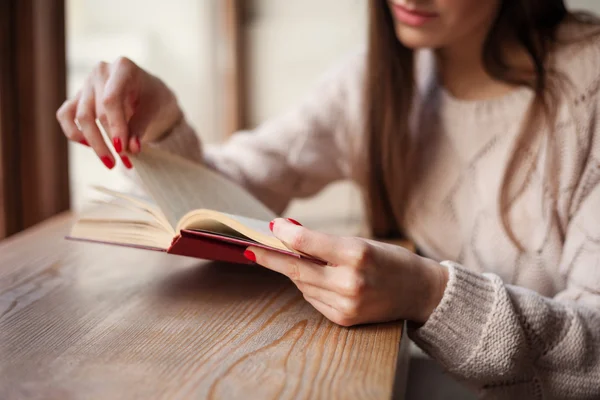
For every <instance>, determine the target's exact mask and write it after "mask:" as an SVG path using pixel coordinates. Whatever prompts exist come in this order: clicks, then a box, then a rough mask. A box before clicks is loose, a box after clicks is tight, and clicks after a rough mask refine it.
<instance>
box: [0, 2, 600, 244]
mask: <svg viewBox="0 0 600 400" xmlns="http://www.w3.org/2000/svg"><path fill="white" fill-rule="evenodd" d="M567 4H568V5H569V6H570V7H571V8H574V9H583V10H591V11H595V12H599V13H600V1H598V0H568V1H567ZM0 22H1V23H0V71H1V72H2V73H1V75H0V78H1V79H0V129H1V130H0V131H1V132H3V134H2V135H0V238H2V237H6V236H9V235H10V234H12V233H15V232H18V231H19V230H22V229H23V228H26V227H28V226H31V225H34V224H35V223H37V222H39V221H41V220H43V219H45V218H47V217H49V216H51V215H53V214H56V213H57V212H59V211H62V210H65V209H67V208H71V209H73V210H75V211H80V210H82V209H83V208H85V207H86V205H87V204H89V200H90V198H91V196H92V190H91V189H90V187H91V186H92V185H95V184H100V185H105V186H109V187H113V188H116V189H121V188H123V187H124V186H125V185H126V182H127V181H126V179H125V178H124V177H123V175H122V174H120V173H117V172H114V171H112V172H110V171H107V170H106V169H105V168H104V166H103V165H102V164H101V163H100V161H99V160H98V159H97V158H96V157H95V156H94V155H93V154H92V151H91V150H90V149H88V148H85V147H83V146H81V145H78V144H73V143H69V144H68V145H66V144H65V141H64V138H63V137H62V136H61V133H60V129H59V127H58V124H57V123H56V121H55V119H54V112H55V111H56V109H57V108H58V106H59V105H60V104H61V103H62V101H64V99H65V98H66V97H67V96H69V97H70V96H73V95H74V94H75V92H76V91H77V90H78V88H80V87H81V85H82V83H83V80H84V79H85V77H86V76H87V75H88V74H89V73H90V71H91V70H92V68H93V67H94V65H95V64H96V63H98V62H99V61H107V62H111V61H114V60H115V59H116V58H117V57H119V56H126V57H129V58H131V59H132V60H133V61H135V62H136V63H137V64H139V65H140V66H142V67H143V68H145V69H147V70H149V71H150V72H151V73H153V74H155V75H157V76H158V77H160V78H161V79H163V80H164V81H165V82H166V83H167V84H168V85H169V86H170V87H171V88H172V89H173V90H174V91H175V93H176V94H177V96H178V98H179V102H180V104H181V105H182V107H183V109H184V111H185V113H186V116H187V118H188V120H189V121H190V122H191V123H192V125H193V126H194V127H195V128H196V130H197V132H198V134H199V136H200V137H201V138H202V140H204V141H205V142H211V143H217V142H222V141H225V140H227V138H228V136H229V135H230V134H231V133H232V132H234V131H236V130H239V129H252V128H253V127H256V126H257V125H259V124H260V123H261V122H263V121H265V120H267V119H269V118H270V117H273V116H275V115H277V114H279V113H281V112H283V111H285V110H286V109H287V108H289V107H292V106H294V105H295V104H296V103H297V102H299V101H300V100H301V99H302V97H303V96H305V95H306V94H307V93H308V92H309V91H310V90H311V88H312V87H313V86H314V84H315V83H316V82H317V80H318V79H319V78H320V77H321V76H322V75H323V74H324V73H325V72H326V71H327V69H328V68H330V67H332V66H333V65H334V64H336V63H337V62H338V61H339V60H340V59H341V58H343V57H344V56H345V55H346V54H348V53H349V52H352V51H354V50H356V49H357V48H359V47H361V46H363V45H364V42H365V36H366V22H367V1H366V0H327V1H319V0H303V1H294V2H290V1H284V0H172V1H168V2H167V1H161V0H102V1H98V0H24V1H18V0H3V1H2V2H0ZM67 146H68V147H67ZM360 204H361V199H360V198H359V194H358V191H357V189H356V188H355V187H354V186H353V185H352V184H350V183H348V182H342V183H337V184H334V185H332V186H330V187H328V188H327V189H326V190H324V191H323V192H322V193H320V194H319V195H317V196H315V197H314V198H311V199H306V200H297V201H295V202H294V203H293V204H292V205H291V207H290V208H289V209H288V211H287V214H288V215H290V216H293V217H294V218H296V219H300V220H302V221H303V223H305V224H307V225H309V226H318V223H319V222H324V221H326V222H325V223H326V225H327V226H329V227H330V229H331V230H333V231H336V230H339V231H346V230H347V229H348V227H349V226H356V225H357V223H358V221H360V219H361V211H362V210H361V206H360Z"/></svg>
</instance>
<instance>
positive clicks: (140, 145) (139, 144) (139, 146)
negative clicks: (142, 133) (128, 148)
mask: <svg viewBox="0 0 600 400" xmlns="http://www.w3.org/2000/svg"><path fill="white" fill-rule="evenodd" d="M133 140H135V144H136V145H137V147H138V149H140V150H141V149H142V144H141V143H140V138H139V137H137V136H136V137H135V138H134V139H133Z"/></svg>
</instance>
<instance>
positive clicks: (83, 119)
mask: <svg viewBox="0 0 600 400" xmlns="http://www.w3.org/2000/svg"><path fill="white" fill-rule="evenodd" d="M75 118H76V119H77V122H79V125H80V127H81V131H82V132H83V136H84V138H85V140H86V141H87V143H89V145H90V146H91V147H92V149H94V151H95V152H96V154H97V155H98V157H99V158H100V160H101V161H102V162H103V163H104V165H105V166H106V168H108V169H112V168H113V167H114V166H115V159H114V157H113V156H112V154H111V153H110V150H109V149H108V147H107V146H106V143H105V142H104V138H103V137H102V133H100V129H98V126H97V125H96V99H95V93H94V86H93V84H91V82H90V83H88V84H86V85H85V86H84V88H83V90H82V92H81V98H80V99H79V103H78V105H77V111H76V113H75Z"/></svg>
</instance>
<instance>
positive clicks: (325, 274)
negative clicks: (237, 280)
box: [245, 247, 334, 288]
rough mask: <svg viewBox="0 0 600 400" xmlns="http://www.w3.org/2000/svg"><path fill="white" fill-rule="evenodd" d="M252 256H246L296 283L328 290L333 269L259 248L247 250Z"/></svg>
mask: <svg viewBox="0 0 600 400" xmlns="http://www.w3.org/2000/svg"><path fill="white" fill-rule="evenodd" d="M246 251H247V252H250V253H251V254H250V255H248V254H247V253H245V254H246V257H248V258H254V261H255V262H256V263H257V264H260V265H262V266H264V267H266V268H268V269H270V270H272V271H275V272H279V273H280V274H283V275H285V276H287V277H288V278H290V279H291V280H292V281H294V282H302V283H307V284H310V285H313V286H318V287H323V288H326V287H325V285H326V284H327V282H328V279H330V276H331V274H332V273H333V272H334V271H331V270H330V269H331V267H325V266H321V265H317V264H313V263H311V262H309V261H306V260H302V259H299V258H296V257H292V256H289V255H286V254H282V253H278V252H275V251H269V250H265V249H261V248H258V247H248V249H247V250H246Z"/></svg>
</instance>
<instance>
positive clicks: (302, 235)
mask: <svg viewBox="0 0 600 400" xmlns="http://www.w3.org/2000/svg"><path fill="white" fill-rule="evenodd" d="M307 241H308V235H307V230H306V229H299V230H298V232H297V233H296V234H295V235H294V236H293V237H292V239H291V241H290V244H291V245H292V247H293V248H294V249H296V250H301V249H304V248H305V247H306V243H307Z"/></svg>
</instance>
